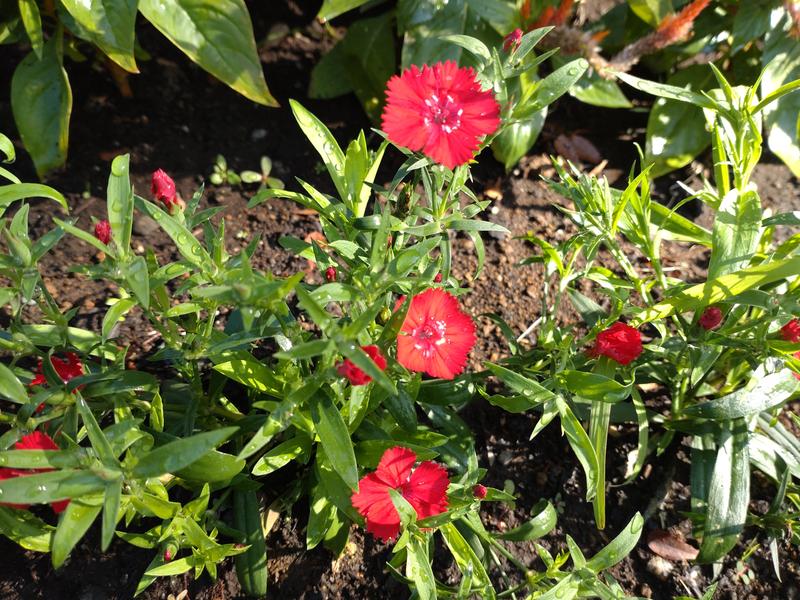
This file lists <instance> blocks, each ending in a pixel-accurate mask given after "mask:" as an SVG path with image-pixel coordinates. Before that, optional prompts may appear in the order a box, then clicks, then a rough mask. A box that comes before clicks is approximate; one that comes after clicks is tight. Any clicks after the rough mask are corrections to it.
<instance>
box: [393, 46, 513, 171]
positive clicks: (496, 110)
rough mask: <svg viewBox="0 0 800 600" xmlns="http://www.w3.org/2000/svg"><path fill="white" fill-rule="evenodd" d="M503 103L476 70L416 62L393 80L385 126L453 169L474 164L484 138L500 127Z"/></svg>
mask: <svg viewBox="0 0 800 600" xmlns="http://www.w3.org/2000/svg"><path fill="white" fill-rule="evenodd" d="M499 115H500V106H499V105H498V104H497V101H496V100H495V98H494V94H493V93H492V92H491V90H485V91H484V90H483V89H481V85H480V83H478V81H477V79H476V78H475V72H474V71H473V70H472V69H470V68H460V69H459V68H458V65H457V64H456V63H455V62H452V61H448V62H445V63H436V64H435V65H433V66H428V65H425V66H423V67H422V69H418V68H417V67H416V66H412V67H411V68H410V69H407V70H405V71H403V73H402V74H401V75H399V76H397V75H395V76H394V77H392V78H391V79H390V80H389V83H388V84H387V90H386V108H385V109H384V111H383V130H384V131H385V132H386V134H387V135H388V136H389V139H390V140H391V141H392V142H394V143H395V144H397V145H399V146H405V147H406V148H410V149H411V150H422V152H424V153H425V154H426V155H427V156H429V157H430V158H431V159H433V160H435V161H436V162H438V163H441V164H443V165H444V166H445V167H447V168H448V169H453V168H455V167H457V166H458V165H462V164H464V163H466V162H468V161H469V160H470V159H471V158H472V156H473V155H474V154H475V151H476V150H478V147H479V146H480V140H481V138H482V137H483V136H485V135H489V134H490V133H493V132H494V131H495V130H496V129H497V127H498V126H499V125H500V116H499Z"/></svg>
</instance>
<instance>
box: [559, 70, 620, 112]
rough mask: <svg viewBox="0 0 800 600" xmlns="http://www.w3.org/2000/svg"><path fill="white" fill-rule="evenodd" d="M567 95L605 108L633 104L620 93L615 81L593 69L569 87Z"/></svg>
mask: <svg viewBox="0 0 800 600" xmlns="http://www.w3.org/2000/svg"><path fill="white" fill-rule="evenodd" d="M569 95H570V96H572V97H573V98H577V99H578V100H580V101H581V102H583V103H585V104H591V105H593V106H603V107H605V108H631V107H632V106H633V104H631V101H630V100H628V98H627V97H626V96H625V94H624V93H622V90H621V89H620V87H619V85H618V84H617V82H616V81H611V80H609V79H603V78H602V77H600V76H599V75H598V74H597V73H596V72H594V71H592V72H591V74H589V75H586V76H584V77H581V78H580V79H579V80H578V81H577V82H576V83H575V85H573V86H572V87H571V88H570V89H569Z"/></svg>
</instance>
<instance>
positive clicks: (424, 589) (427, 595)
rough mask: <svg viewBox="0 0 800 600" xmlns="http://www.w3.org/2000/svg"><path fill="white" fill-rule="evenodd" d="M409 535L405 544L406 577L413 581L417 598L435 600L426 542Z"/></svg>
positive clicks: (434, 584) (434, 587)
mask: <svg viewBox="0 0 800 600" xmlns="http://www.w3.org/2000/svg"><path fill="white" fill-rule="evenodd" d="M426 542H427V540H426V541H423V540H422V539H420V538H419V537H418V536H416V535H411V536H410V537H409V540H408V544H407V545H406V552H407V554H406V577H408V578H409V579H411V581H413V582H414V586H415V587H416V592H417V595H418V597H419V600H436V580H435V579H434V577H433V567H432V565H431V559H430V557H429V556H428V544H427V543H426Z"/></svg>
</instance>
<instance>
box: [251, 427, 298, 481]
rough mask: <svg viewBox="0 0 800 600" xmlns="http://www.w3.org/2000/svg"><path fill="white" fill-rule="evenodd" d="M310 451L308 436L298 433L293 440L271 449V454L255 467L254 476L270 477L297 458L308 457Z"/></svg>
mask: <svg viewBox="0 0 800 600" xmlns="http://www.w3.org/2000/svg"><path fill="white" fill-rule="evenodd" d="M310 451H311V440H310V439H309V438H308V436H306V435H304V434H302V433H298V434H297V435H296V436H294V437H293V438H290V439H288V440H284V441H283V442H281V443H280V444H278V445H277V446H275V447H274V448H271V449H270V450H269V452H267V453H266V454H264V455H263V456H262V457H261V458H259V459H258V461H257V462H256V464H255V465H253V471H252V472H253V475H268V474H270V473H272V472H273V471H277V470H278V469H280V468H281V467H283V466H284V465H287V464H289V463H290V462H291V461H293V460H295V459H296V458H299V457H300V456H303V455H307V454H308V453H309V452H310Z"/></svg>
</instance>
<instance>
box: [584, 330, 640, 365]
mask: <svg viewBox="0 0 800 600" xmlns="http://www.w3.org/2000/svg"><path fill="white" fill-rule="evenodd" d="M641 353H642V334H640V333H639V330H638V329H636V328H634V327H631V326H630V325H626V324H625V323H621V322H619V321H617V322H616V323H614V324H613V325H612V326H611V327H609V328H608V329H606V330H605V331H601V332H600V333H598V334H597V338H596V339H595V341H594V346H593V347H592V348H591V349H590V350H589V356H591V357H594V358H596V357H598V356H607V357H608V358H610V359H612V360H615V361H617V362H618V363H619V364H621V365H627V364H630V363H631V362H633V361H634V360H636V359H637V358H638V357H639V355H640V354H641Z"/></svg>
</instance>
